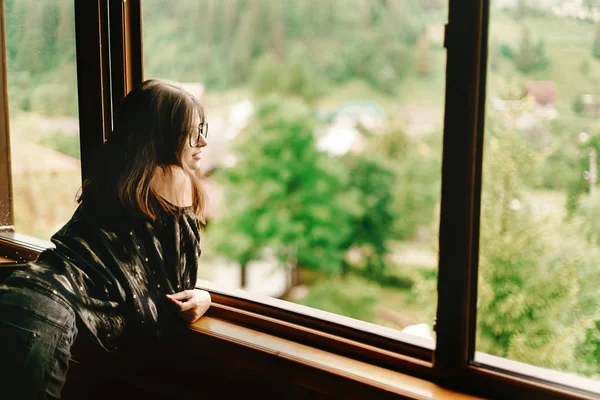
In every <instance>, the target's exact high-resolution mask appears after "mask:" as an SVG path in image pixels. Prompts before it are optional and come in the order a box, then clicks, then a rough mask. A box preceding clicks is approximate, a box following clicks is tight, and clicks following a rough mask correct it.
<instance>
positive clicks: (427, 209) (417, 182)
mask: <svg viewBox="0 0 600 400" xmlns="http://www.w3.org/2000/svg"><path fill="white" fill-rule="evenodd" d="M440 137H441V135H439V134H435V133H434V134H431V136H430V140H429V141H425V140H419V141H415V140H413V139H411V138H410V137H409V136H408V135H407V134H406V133H405V132H404V129H403V127H402V125H400V124H397V123H393V124H391V125H390V127H389V129H388V130H387V131H386V132H385V133H384V134H383V135H381V136H378V137H376V138H374V139H373V140H372V142H371V144H370V147H369V150H370V152H371V153H373V154H378V155H380V156H383V157H384V160H385V161H386V162H387V163H388V165H389V166H390V168H392V169H393V171H394V172H395V179H394V183H393V185H392V186H393V189H392V190H393V196H392V204H391V208H392V209H393V215H394V218H393V234H392V235H391V236H392V237H394V238H397V239H400V240H410V239H413V238H414V235H415V233H416V232H417V229H418V228H419V227H422V226H431V225H432V223H433V221H435V213H434V210H435V207H436V205H437V204H438V202H439V198H440V187H441V186H440V185H441V153H440V146H441V143H435V140H438V139H439V138H440Z"/></svg>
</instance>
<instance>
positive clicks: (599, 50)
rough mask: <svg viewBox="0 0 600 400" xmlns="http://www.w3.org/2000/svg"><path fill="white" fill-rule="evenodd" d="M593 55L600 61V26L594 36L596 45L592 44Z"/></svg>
mask: <svg viewBox="0 0 600 400" xmlns="http://www.w3.org/2000/svg"><path fill="white" fill-rule="evenodd" d="M592 55H593V56H594V57H595V58H597V59H600V24H598V27H597V28H596V33H595V35H594V43H593V44H592Z"/></svg>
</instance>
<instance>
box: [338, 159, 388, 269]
mask: <svg viewBox="0 0 600 400" xmlns="http://www.w3.org/2000/svg"><path fill="white" fill-rule="evenodd" d="M344 161H345V163H344V166H345V169H347V170H348V172H349V179H348V189H347V190H348V191H349V192H352V191H355V192H357V193H359V194H360V195H359V198H358V202H359V205H360V207H361V209H362V210H364V212H363V213H361V214H360V215H359V216H357V217H356V218H353V220H352V221H351V223H352V235H350V236H349V237H348V238H347V241H346V242H345V243H342V248H343V249H348V248H350V247H351V246H359V247H363V249H364V248H366V257H365V258H366V268H365V272H366V275H367V276H368V277H369V278H371V279H375V280H377V279H379V278H383V276H384V272H385V261H384V258H385V256H386V255H387V253H388V247H387V241H388V240H389V239H390V237H392V235H393V224H391V223H390V221H393V220H394V219H395V218H396V216H397V215H396V210H395V209H394V208H393V203H392V202H393V197H392V196H393V187H394V182H395V174H394V171H393V170H391V169H390V168H389V167H388V166H386V165H385V164H384V163H383V162H381V161H379V160H378V159H376V158H375V157H368V156H363V155H361V156H358V157H357V156H353V155H351V156H348V157H347V158H346V159H345V160H344Z"/></svg>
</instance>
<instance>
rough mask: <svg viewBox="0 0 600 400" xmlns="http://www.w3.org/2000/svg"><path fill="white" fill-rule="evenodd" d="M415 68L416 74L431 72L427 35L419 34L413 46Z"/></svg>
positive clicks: (424, 74)
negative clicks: (415, 44)
mask: <svg viewBox="0 0 600 400" xmlns="http://www.w3.org/2000/svg"><path fill="white" fill-rule="evenodd" d="M415 70H416V71H417V74H418V75H421V76H428V75H429V74H431V49H430V44H429V39H428V38H427V35H426V34H424V35H421V37H420V38H419V40H418V41H417V46H416V47H415Z"/></svg>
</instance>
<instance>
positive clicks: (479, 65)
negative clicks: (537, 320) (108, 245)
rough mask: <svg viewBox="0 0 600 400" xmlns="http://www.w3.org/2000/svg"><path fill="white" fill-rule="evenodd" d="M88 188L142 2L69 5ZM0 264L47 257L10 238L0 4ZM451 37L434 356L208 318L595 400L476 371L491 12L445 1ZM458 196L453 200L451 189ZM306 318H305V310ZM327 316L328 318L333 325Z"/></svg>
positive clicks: (457, 382) (221, 305)
mask: <svg viewBox="0 0 600 400" xmlns="http://www.w3.org/2000/svg"><path fill="white" fill-rule="evenodd" d="M74 6H75V33H76V50H77V82H78V99H79V100H78V101H79V124H80V132H81V134H80V137H81V159H82V175H83V179H85V178H86V177H87V176H89V174H90V172H91V171H92V170H93V169H94V168H96V167H97V165H96V164H97V154H98V150H99V149H100V148H101V146H102V145H103V143H104V141H105V140H106V137H107V135H108V134H109V132H110V130H111V127H112V121H113V118H114V110H116V109H117V108H118V105H119V104H120V102H121V101H122V100H123V98H124V97H125V95H126V94H127V93H128V92H129V90H131V88H132V87H133V86H135V85H136V84H138V83H140V82H142V81H143V79H144V77H143V76H144V72H143V42H142V37H143V36H142V0H74ZM0 17H1V21H0V27H1V28H2V29H1V33H0V35H1V38H0V51H1V52H2V54H0V57H1V58H0V74H2V75H1V76H0V86H1V87H0V103H1V104H0V119H1V120H2V121H3V123H2V124H1V125H0V149H2V151H5V154H2V156H4V157H5V158H4V160H7V162H6V163H1V162H0V185H2V186H1V187H5V188H8V191H6V192H0V230H5V231H6V232H5V233H0V255H2V256H5V257H7V258H12V259H17V260H33V259H35V257H37V255H38V254H39V253H40V252H41V251H42V250H43V249H44V246H43V245H40V244H35V243H32V241H31V240H27V238H24V237H22V236H19V235H18V234H17V233H15V232H14V228H13V227H12V225H13V219H12V218H13V213H12V197H11V173H10V150H9V149H10V147H9V126H8V121H9V119H8V93H7V86H6V81H7V71H6V40H5V25H4V4H3V1H1V0H0ZM448 21H449V23H448V24H447V26H446V35H445V47H446V49H447V64H446V89H445V90H446V95H445V96H446V102H445V118H444V139H443V162H442V188H441V218H440V231H439V243H440V247H439V248H440V250H439V274H438V310H437V318H436V324H435V327H434V329H435V332H436V336H437V340H436V343H437V344H436V349H435V350H432V349H430V348H429V349H428V348H424V347H421V346H416V345H415V344H410V343H406V342H403V341H400V340H396V339H391V338H389V337H386V336H385V335H382V334H377V333H376V332H367V331H366V330H361V329H359V328H356V327H349V326H348V325H347V324H346V323H345V321H342V319H343V318H339V319H338V318H335V317H331V316H323V315H324V314H320V315H321V317H318V316H315V315H317V314H319V313H317V312H315V313H314V314H315V315H309V314H308V313H306V312H303V310H299V309H298V308H297V307H296V306H294V305H292V304H291V303H289V304H286V303H285V302H279V301H269V300H267V299H265V298H261V296H255V295H252V294H249V293H245V292H241V291H240V292H234V291H230V290H224V289H220V288H218V287H216V286H214V285H211V284H209V283H206V284H205V285H203V287H204V288H205V289H207V290H209V291H210V292H211V293H212V296H213V306H212V307H211V309H210V310H209V313H208V315H210V316H211V317H215V318H219V319H222V320H226V321H230V322H232V323H235V324H236V325H240V326H244V327H248V328H251V329H254V330H257V331H261V332H264V333H268V334H272V335H274V336H277V337H282V338H284V339H289V340H293V341H295V342H299V343H302V344H306V345H309V346H312V347H315V348H319V349H322V350H326V351H331V352H332V353H336V354H340V355H344V356H348V357H351V358H354V359H357V360H360V361H364V362H367V363H370V364H373V365H376V366H381V367H385V368H389V369H393V370H395V371H399V372H403V373H406V374H409V375H413V376H416V377H420V378H424V379H427V380H429V381H432V382H436V383H439V384H440V385H443V386H445V387H449V388H452V389H454V390H458V391H461V392H465V393H472V394H476V395H481V396H494V395H497V394H498V393H502V395H503V396H508V397H513V398H548V399H588V398H594V397H595V396H597V394H594V393H591V392H586V391H582V390H577V389H574V388H571V387H566V386H561V385H560V384H557V383H555V382H547V381H543V380H542V379H536V378H531V377H527V376H526V375H523V374H517V373H511V372H510V371H503V370H500V369H495V368H494V367H490V366H489V365H488V366H484V365H482V364H477V363H475V362H474V361H473V360H474V354H475V329H476V306H475V305H476V298H477V273H478V252H479V223H480V221H479V212H480V202H481V174H482V159H483V132H484V129H483V128H484V115H485V107H484V105H485V94H486V69H487V37H488V22H489V1H486V0H449V18H448ZM457 188H458V189H460V190H457ZM304 311H305V310H304ZM328 317H331V319H328Z"/></svg>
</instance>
